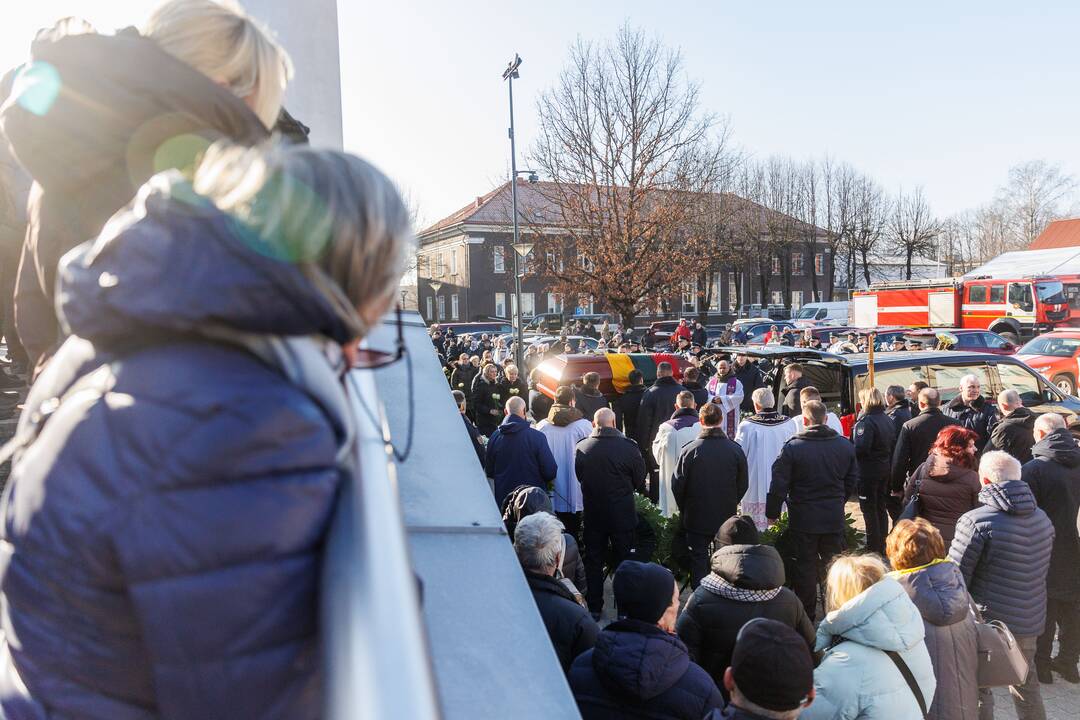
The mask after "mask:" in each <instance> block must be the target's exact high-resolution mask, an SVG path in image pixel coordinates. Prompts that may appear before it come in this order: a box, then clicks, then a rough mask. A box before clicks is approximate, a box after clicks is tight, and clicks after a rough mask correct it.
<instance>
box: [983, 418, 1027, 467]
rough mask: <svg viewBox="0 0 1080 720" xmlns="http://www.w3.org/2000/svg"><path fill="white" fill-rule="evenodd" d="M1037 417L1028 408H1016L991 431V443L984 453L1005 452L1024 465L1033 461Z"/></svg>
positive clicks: (987, 445)
mask: <svg viewBox="0 0 1080 720" xmlns="http://www.w3.org/2000/svg"><path fill="white" fill-rule="evenodd" d="M1037 417H1038V416H1037V415H1036V414H1035V413H1033V412H1031V411H1030V410H1028V409H1027V408H1026V407H1022V406H1021V407H1018V408H1016V409H1015V410H1013V411H1012V412H1011V413H1009V414H1008V415H1006V416H1005V417H1003V418H1001V419H1000V420H998V422H997V424H996V425H994V429H993V430H991V431H990V441H989V442H988V443H986V446H985V447H984V448H983V451H984V452H990V451H991V450H1004V451H1005V452H1007V453H1009V454H1010V455H1012V456H1013V457H1014V458H1016V459H1017V460H1019V461H1020V464H1021V465H1023V464H1024V463H1026V462H1027V461H1028V460H1030V459H1031V446H1032V445H1034V444H1035V418H1037Z"/></svg>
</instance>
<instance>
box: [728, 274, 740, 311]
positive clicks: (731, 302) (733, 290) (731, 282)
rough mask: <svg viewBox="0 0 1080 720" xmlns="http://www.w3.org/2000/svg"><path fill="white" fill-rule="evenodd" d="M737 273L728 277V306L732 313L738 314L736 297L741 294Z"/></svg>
mask: <svg viewBox="0 0 1080 720" xmlns="http://www.w3.org/2000/svg"><path fill="white" fill-rule="evenodd" d="M735 277H736V276H735V273H731V274H729V275H728V281H727V283H728V284H727V306H728V310H730V311H731V312H736V311H737V310H738V309H739V308H737V307H735V296H736V295H738V294H739V290H738V287H737V286H736V282H737V280H736V279H735Z"/></svg>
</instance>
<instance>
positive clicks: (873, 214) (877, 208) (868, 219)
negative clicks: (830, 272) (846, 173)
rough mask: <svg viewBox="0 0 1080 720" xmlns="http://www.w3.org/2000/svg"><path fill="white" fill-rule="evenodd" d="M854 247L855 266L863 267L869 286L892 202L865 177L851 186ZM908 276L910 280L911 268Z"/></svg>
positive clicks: (852, 244) (861, 177)
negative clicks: (871, 260) (871, 266)
mask: <svg viewBox="0 0 1080 720" xmlns="http://www.w3.org/2000/svg"><path fill="white" fill-rule="evenodd" d="M851 198H852V212H851V231H850V232H851V248H852V254H853V256H854V258H855V261H856V263H858V264H861V265H862V274H863V279H864V280H865V281H866V284H867V285H870V283H871V282H872V278H871V277H870V259H871V257H873V256H874V255H875V254H876V252H877V251H878V250H879V249H880V248H881V245H882V239H883V238H884V235H885V229H886V227H887V226H888V223H889V211H890V209H891V207H890V204H889V200H888V198H887V197H886V195H885V192H884V191H883V190H882V189H881V187H880V186H879V185H878V184H877V183H875V182H874V181H873V180H871V179H870V178H869V177H866V176H865V175H862V176H859V177H857V178H856V179H855V181H854V184H853V186H852V195H851ZM908 277H909V278H910V277H911V272H910V269H909V271H908Z"/></svg>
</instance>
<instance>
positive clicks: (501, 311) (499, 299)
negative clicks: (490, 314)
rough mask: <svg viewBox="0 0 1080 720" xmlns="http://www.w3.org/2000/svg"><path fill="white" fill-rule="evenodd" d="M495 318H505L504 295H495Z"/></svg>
mask: <svg viewBox="0 0 1080 720" xmlns="http://www.w3.org/2000/svg"><path fill="white" fill-rule="evenodd" d="M495 317H501V318H504V317H506V293H495Z"/></svg>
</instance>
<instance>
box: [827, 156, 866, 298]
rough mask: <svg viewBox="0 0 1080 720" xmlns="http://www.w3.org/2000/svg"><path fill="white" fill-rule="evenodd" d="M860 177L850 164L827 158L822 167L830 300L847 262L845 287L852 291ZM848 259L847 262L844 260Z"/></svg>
mask: <svg viewBox="0 0 1080 720" xmlns="http://www.w3.org/2000/svg"><path fill="white" fill-rule="evenodd" d="M856 175H857V173H856V172H855V169H854V168H852V167H851V166H850V165H848V164H847V163H840V162H837V161H835V160H833V159H831V158H825V160H824V161H823V162H822V166H821V188H822V196H821V202H820V204H821V206H822V207H823V209H824V222H825V230H826V239H827V241H828V245H829V257H830V260H831V263H832V272H830V273H829V277H828V288H829V292H828V297H829V299H830V300H831V299H832V297H833V292H834V291H835V290H836V276H837V269H838V263H839V262H840V261H841V260H842V259H844V272H845V275H846V278H845V285H846V286H847V287H851V285H852V283H853V282H854V279H855V272H854V257H855V256H854V253H852V252H851V237H852V233H853V228H854V201H853V198H854V192H853V188H854V185H855V178H856ZM845 256H846V259H845Z"/></svg>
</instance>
